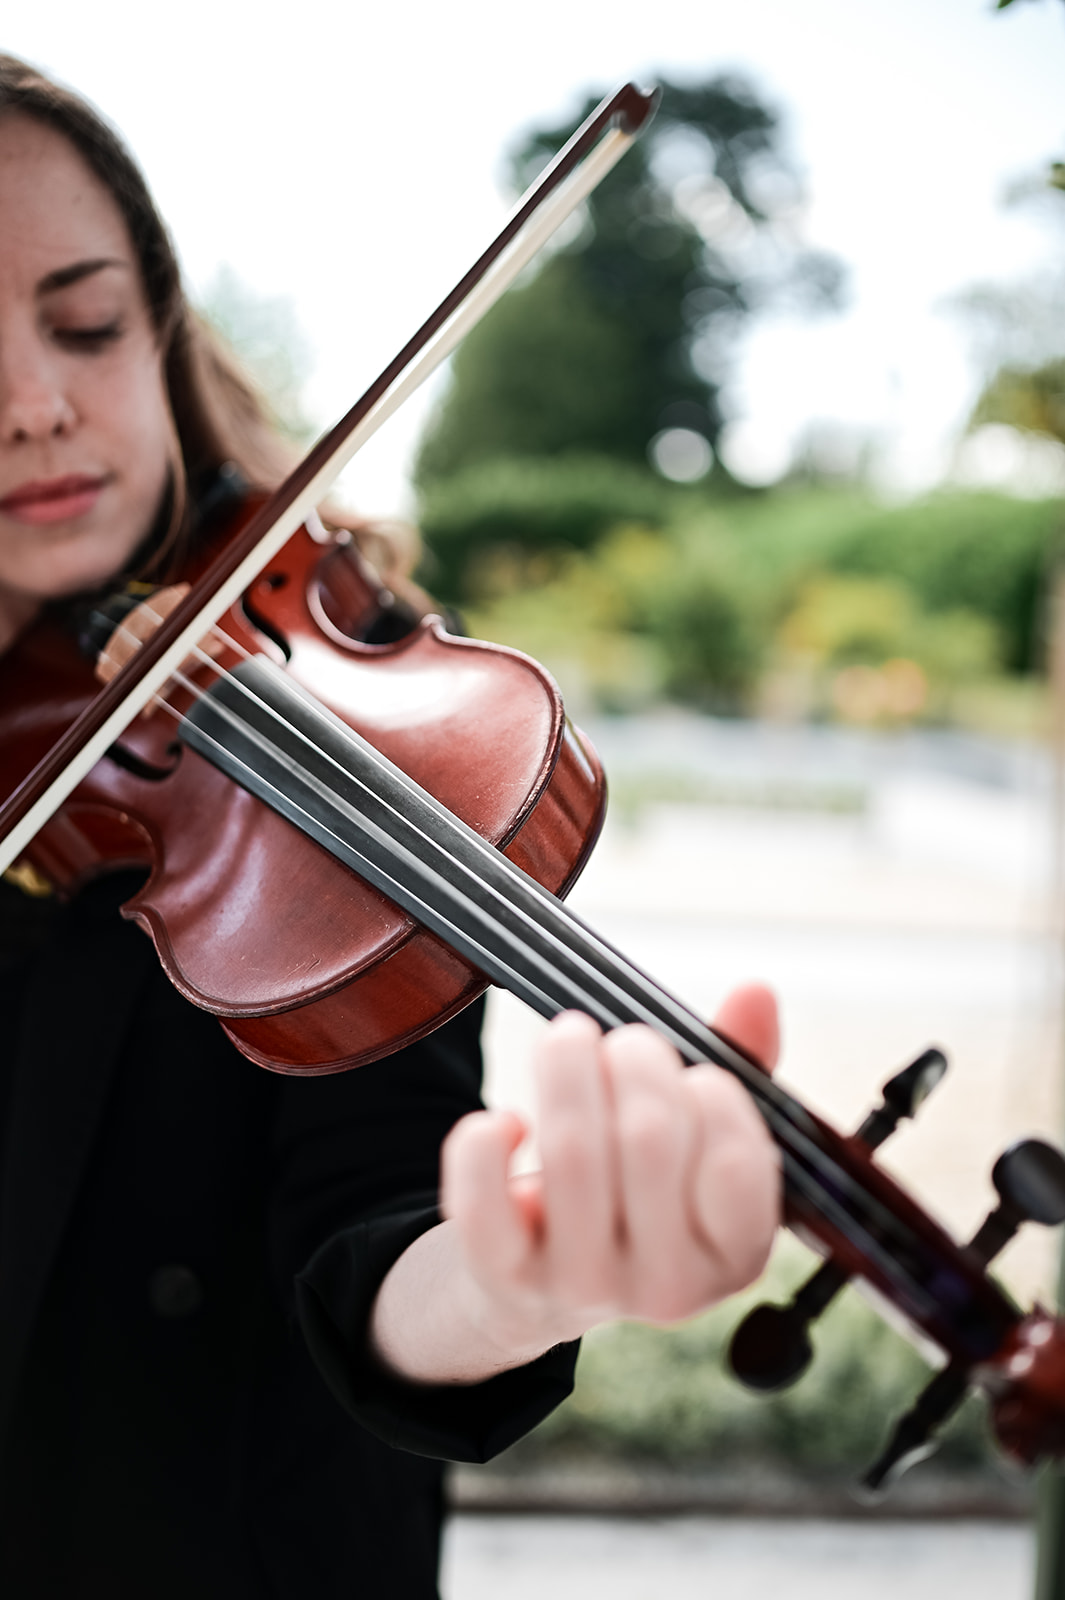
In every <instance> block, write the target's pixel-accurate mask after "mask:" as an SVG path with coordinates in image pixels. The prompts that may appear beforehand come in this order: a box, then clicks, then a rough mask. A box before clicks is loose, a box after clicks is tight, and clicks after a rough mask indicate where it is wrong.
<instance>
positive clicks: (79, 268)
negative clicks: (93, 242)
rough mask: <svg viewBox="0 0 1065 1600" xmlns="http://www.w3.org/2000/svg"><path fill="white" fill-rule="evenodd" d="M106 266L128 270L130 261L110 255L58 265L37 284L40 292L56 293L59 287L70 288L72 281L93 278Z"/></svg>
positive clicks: (76, 281)
mask: <svg viewBox="0 0 1065 1600" xmlns="http://www.w3.org/2000/svg"><path fill="white" fill-rule="evenodd" d="M106 267H121V268H123V269H126V270H128V267H129V262H128V261H118V260H114V259H112V258H111V257H109V256H98V257H94V258H93V259H91V260H89V261H75V262H73V263H72V265H71V266H69V267H57V268H56V270H55V272H48V273H46V274H45V276H44V277H43V278H42V279H41V281H40V283H39V284H38V285H37V293H38V294H54V293H55V292H56V290H57V289H69V288H70V285H71V284H72V283H80V282H81V280H82V279H83V278H91V277H92V275H93V274H94V273H96V272H103V270H104V269H105V268H106Z"/></svg>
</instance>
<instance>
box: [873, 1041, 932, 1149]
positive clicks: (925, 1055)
mask: <svg viewBox="0 0 1065 1600" xmlns="http://www.w3.org/2000/svg"><path fill="white" fill-rule="evenodd" d="M946 1070H947V1058H946V1056H945V1055H944V1054H943V1052H942V1050H937V1049H935V1048H934V1047H933V1048H932V1049H930V1050H924V1051H922V1052H921V1054H920V1055H919V1056H918V1057H917V1059H916V1060H915V1061H911V1062H910V1064H909V1066H908V1067H903V1069H902V1071H901V1072H896V1074H895V1076H894V1077H893V1078H889V1079H888V1081H887V1083H885V1085H884V1087H883V1090H882V1091H881V1092H882V1094H883V1100H882V1102H881V1104H880V1105H879V1106H877V1107H876V1109H875V1111H870V1113H869V1115H868V1116H867V1117H866V1119H865V1121H864V1122H863V1123H862V1125H861V1127H860V1128H859V1129H858V1131H857V1133H856V1135H855V1138H857V1139H860V1140H861V1141H862V1143H863V1144H864V1145H865V1146H866V1148H867V1149H869V1150H876V1149H877V1148H878V1147H879V1146H880V1145H882V1144H883V1142H884V1140H885V1139H886V1138H887V1137H888V1136H889V1135H890V1134H892V1133H894V1132H895V1129H896V1128H897V1127H898V1125H899V1123H900V1122H902V1121H903V1120H904V1119H905V1118H906V1117H915V1116H916V1115H917V1113H918V1111H919V1110H920V1108H921V1106H922V1105H923V1104H924V1102H925V1101H926V1100H927V1099H928V1096H929V1095H930V1094H931V1093H932V1090H933V1089H934V1088H935V1087H936V1085H937V1084H938V1083H939V1082H940V1080H941V1079H942V1077H943V1074H944V1073H945V1072H946Z"/></svg>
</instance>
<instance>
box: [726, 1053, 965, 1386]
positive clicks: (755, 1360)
mask: <svg viewBox="0 0 1065 1600" xmlns="http://www.w3.org/2000/svg"><path fill="white" fill-rule="evenodd" d="M946 1070H947V1058H946V1056H945V1055H944V1054H943V1052H942V1050H938V1049H936V1048H935V1047H932V1048H931V1049H928V1050H923V1051H922V1052H921V1054H920V1055H919V1056H917V1058H916V1059H915V1060H913V1061H911V1062H910V1064H909V1065H908V1066H906V1067H903V1068H902V1070H901V1072H897V1073H895V1075H894V1077H892V1078H889V1079H888V1081H887V1083H886V1084H885V1085H884V1087H883V1090H882V1091H881V1094H882V1100H881V1103H880V1105H878V1106H877V1107H876V1108H875V1109H874V1110H872V1111H870V1113H869V1115H868V1116H867V1117H866V1118H865V1121H864V1122H863V1123H862V1125H861V1127H860V1128H859V1129H858V1130H857V1132H856V1133H855V1135H854V1139H855V1142H856V1143H857V1144H859V1145H861V1146H862V1148H863V1149H865V1150H867V1151H868V1152H869V1153H870V1154H872V1152H873V1151H874V1150H877V1149H879V1147H880V1146H881V1145H882V1144H883V1143H884V1141H885V1139H887V1138H888V1137H889V1136H890V1135H891V1134H892V1133H894V1131H895V1129H896V1128H897V1127H898V1125H899V1123H900V1122H901V1121H903V1120H904V1118H907V1117H913V1116H916V1114H917V1112H918V1110H919V1109H920V1107H921V1106H922V1105H923V1104H924V1102H925V1100H927V1098H928V1096H929V1095H930V1094H931V1092H932V1090H933V1089H934V1088H935V1087H936V1085H937V1084H938V1083H939V1082H940V1081H941V1079H942V1077H943V1074H944V1073H945V1072H946ZM850 1278H851V1273H850V1272H849V1271H848V1270H847V1268H846V1267H843V1266H841V1265H840V1263H839V1262H838V1261H834V1260H828V1261H824V1262H822V1264H821V1266H819V1267H818V1269H817V1271H816V1272H815V1273H814V1274H813V1276H812V1277H811V1278H809V1279H808V1280H807V1281H806V1283H804V1284H803V1285H802V1287H801V1288H800V1289H799V1290H798V1291H797V1292H796V1293H795V1295H794V1296H793V1297H792V1299H791V1300H790V1301H789V1303H788V1304H787V1305H784V1306H774V1305H769V1304H763V1305H758V1306H755V1308H754V1310H753V1311H750V1312H748V1314H747V1316H746V1317H744V1319H743V1321H742V1322H741V1323H740V1325H739V1327H738V1328H737V1329H736V1332H735V1333H734V1334H733V1336H732V1342H731V1344H730V1346H729V1354H728V1359H729V1365H730V1366H731V1368H732V1371H733V1373H734V1375H735V1376H736V1377H737V1378H738V1379H739V1381H740V1383H742V1384H743V1385H744V1387H745V1388H748V1389H754V1390H757V1391H759V1392H761V1393H771V1392H772V1391H774V1390H776V1389H787V1388H790V1386H791V1385H792V1384H793V1383H797V1382H798V1380H799V1379H800V1378H801V1377H802V1375H803V1373H804V1372H805V1371H806V1369H807V1367H808V1366H809V1365H810V1362H811V1361H812V1360H813V1346H812V1345H811V1343H810V1337H809V1332H808V1329H809V1327H810V1324H811V1323H812V1322H813V1321H815V1320H816V1318H818V1317H819V1316H820V1315H821V1313H822V1312H823V1311H824V1310H826V1308H827V1307H828V1306H829V1305H831V1303H832V1301H833V1300H834V1299H835V1298H836V1296H837V1294H838V1293H839V1291H840V1290H841V1289H842V1288H843V1287H844V1286H845V1285H846V1284H847V1283H848V1282H849V1281H850Z"/></svg>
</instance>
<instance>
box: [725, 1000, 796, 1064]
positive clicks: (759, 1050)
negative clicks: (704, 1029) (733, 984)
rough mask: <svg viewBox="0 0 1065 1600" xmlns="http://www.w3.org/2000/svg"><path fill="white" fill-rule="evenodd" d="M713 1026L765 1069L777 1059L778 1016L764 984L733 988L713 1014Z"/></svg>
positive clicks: (778, 1040)
mask: <svg viewBox="0 0 1065 1600" xmlns="http://www.w3.org/2000/svg"><path fill="white" fill-rule="evenodd" d="M714 1028H715V1030H716V1032H718V1033H721V1034H723V1035H724V1036H725V1038H726V1039H727V1040H728V1041H729V1042H730V1043H731V1044H734V1045H735V1046H736V1047H737V1049H739V1050H742V1051H743V1053H744V1055H745V1056H750V1058H751V1060H752V1061H754V1062H756V1063H757V1065H758V1066H760V1067H764V1068H765V1070H766V1071H767V1072H772V1070H773V1068H774V1067H775V1066H776V1064H777V1062H778V1061H779V1059H780V1016H779V1012H778V1010H777V1001H776V996H775V995H774V993H773V991H772V989H767V988H766V986H765V984H762V983H746V984H743V985H742V986H741V987H740V988H738V989H733V991H732V993H731V994H730V995H728V996H727V997H726V999H725V1001H724V1002H723V1004H722V1005H721V1007H720V1009H719V1010H718V1013H717V1016H716V1017H715V1018H714Z"/></svg>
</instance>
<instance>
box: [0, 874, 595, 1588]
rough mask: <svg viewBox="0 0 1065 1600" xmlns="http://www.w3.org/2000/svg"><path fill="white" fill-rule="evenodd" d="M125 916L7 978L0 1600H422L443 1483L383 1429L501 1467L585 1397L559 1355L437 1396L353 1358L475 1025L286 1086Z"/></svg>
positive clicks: (466, 1098) (406, 1224)
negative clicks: (570, 1397)
mask: <svg viewBox="0 0 1065 1600" xmlns="http://www.w3.org/2000/svg"><path fill="white" fill-rule="evenodd" d="M4 887H5V889H6V886H4ZM124 892H125V893H126V894H128V892H129V886H128V885H127V886H126V887H125V891H124ZM118 898H119V896H118V893H117V888H116V885H115V884H114V883H110V884H104V885H100V886H98V887H97V888H96V889H94V890H92V891H90V892H88V893H86V894H84V895H82V896H81V897H80V898H79V899H78V900H77V901H76V902H75V903H74V904H73V905H72V906H70V907H68V908H63V909H61V910H58V911H56V912H55V913H53V914H51V915H48V916H47V917H46V926H44V927H43V928H42V935H41V938H42V940H43V943H42V942H41V940H38V941H37V942H38V944H39V945H40V948H37V949H35V950H33V951H26V952H24V953H23V954H22V955H21V956H20V957H19V958H18V959H16V960H15V961H14V962H9V963H8V964H7V966H6V967H5V968H4V970H3V972H2V973H0V1003H2V1005H3V1008H4V1010H3V1024H2V1026H3V1030H4V1032H3V1035H2V1037H3V1040H4V1052H5V1053H4V1056H3V1058H2V1065H0V1094H4V1093H5V1091H6V1107H5V1106H4V1105H3V1103H2V1102H0V1131H3V1133H4V1136H5V1137H4V1150H5V1156H4V1162H3V1168H2V1171H0V1177H2V1186H0V1446H2V1450H3V1454H2V1457H0V1594H2V1595H3V1596H4V1600H46V1597H47V1600H56V1597H58V1596H62V1597H63V1600H83V1597H90V1596H93V1597H94V1596H96V1595H106V1596H108V1600H127V1597H128V1600H134V1597H136V1600H148V1597H149V1596H150V1597H151V1600H169V1597H171V1596H173V1597H174V1600H177V1597H178V1596H181V1597H183V1600H187V1597H189V1596H191V1595H193V1594H195V1595H196V1596H197V1597H205V1600H209V1597H213V1596H215V1595H217V1596H219V1597H220V1600H221V1597H222V1596H224V1597H225V1600H245V1597H252V1596H254V1597H256V1600H259V1597H263V1600H265V1597H267V1596H269V1597H272V1600H276V1597H284V1596H290V1595H291V1596H293V1597H296V1596H299V1600H307V1597H309V1596H313V1597H314V1600H331V1597H333V1596H336V1597H339V1596H355V1595H359V1596H377V1595H381V1596H384V1595H388V1596H389V1597H390V1600H397V1597H399V1600H402V1597H406V1596H410V1597H411V1600H414V1597H418V1600H427V1597H430V1596H433V1595H435V1593H436V1566H437V1555H438V1534H439V1518H440V1509H441V1468H440V1465H439V1463H438V1462H436V1461H430V1460H427V1459H425V1458H424V1456H421V1457H420V1456H418V1455H413V1454H408V1453H406V1451H403V1452H400V1451H397V1450H394V1449H392V1448H390V1447H389V1446H388V1445H386V1444H383V1443H381V1442H380V1441H379V1439H378V1438H375V1437H372V1436H371V1434H370V1433H369V1432H367V1431H366V1429H367V1427H369V1428H372V1429H374V1431H375V1432H376V1433H378V1434H379V1435H380V1436H382V1437H383V1438H385V1439H388V1440H390V1441H391V1442H393V1443H398V1444H401V1445H404V1446H406V1450H415V1451H422V1452H425V1454H426V1455H440V1456H452V1457H455V1458H458V1459H483V1458H485V1457H486V1456H487V1455H489V1454H492V1453H494V1451H495V1450H497V1449H500V1448H502V1447H503V1445H505V1444H507V1443H509V1442H510V1441H511V1440H512V1439H513V1438H516V1437H517V1436H518V1435H519V1434H520V1433H521V1432H523V1431H525V1429H526V1428H527V1427H529V1426H531V1425H532V1424H533V1423H534V1422H535V1421H537V1420H538V1419H539V1417H540V1416H542V1415H543V1414H544V1413H545V1412H546V1411H547V1410H549V1409H550V1408H551V1406H552V1405H554V1404H555V1403H557V1401H558V1400H559V1399H561V1398H562V1396H563V1395H564V1394H565V1393H566V1392H567V1391H568V1388H569V1384H570V1380H571V1374H572V1361H573V1352H572V1350H570V1349H569V1348H566V1349H561V1350H559V1351H557V1352H551V1353H550V1355H549V1356H547V1357H545V1358H543V1359H542V1360H541V1361H540V1362H537V1363H534V1364H533V1365H532V1366H531V1367H528V1368H524V1369H522V1370H521V1371H519V1372H516V1373H510V1374H506V1375H504V1376H503V1377H501V1378H497V1379H493V1380H491V1381H490V1382H488V1383H485V1384H482V1385H479V1386H476V1387H472V1388H461V1387H448V1388H440V1389H432V1388H425V1389H422V1388H418V1387H415V1386H408V1385H404V1384H402V1383H399V1382H395V1381H390V1380H388V1379H387V1378H386V1377H385V1376H384V1375H383V1374H382V1373H381V1372H380V1371H379V1370H378V1369H377V1368H376V1367H375V1366H374V1365H373V1363H372V1362H371V1361H370V1360H369V1359H368V1358H367V1356H366V1355H365V1353H364V1339H365V1324H366V1316H367V1313H368V1310H369V1307H370V1305H371V1303H372V1300H373V1296H374V1293H375V1292H376V1288H377V1285H378V1283H379V1282H380V1279H381V1277H382V1276H383V1274H384V1273H385V1272H386V1271H387V1269H388V1267H389V1266H390V1265H391V1263H392V1261H393V1260H394V1259H395V1258H396V1256H397V1255H398V1254H399V1253H400V1252H401V1251H402V1250H403V1249H404V1248H405V1246H406V1245H407V1243H409V1242H410V1240H412V1239H413V1238H415V1237H416V1236H417V1235H418V1234H419V1233H420V1232H422V1231H423V1230H424V1229H425V1228H426V1227H428V1226H431V1225H432V1224H433V1223H434V1222H435V1220H436V1212H435V1194H436V1182H437V1157H438V1150H439V1145H440V1141H441V1139H442V1137H443V1136H444V1134H445V1133H446V1132H447V1130H448V1128H449V1127H450V1126H451V1125H452V1123H453V1122H454V1121H455V1119H456V1118H457V1117H459V1116H461V1115H463V1114H464V1113H465V1112H466V1111H468V1110H470V1109H471V1108H472V1107H474V1106H476V1105H477V1103H478V1087H479V1082H478V1080H479V1052H478V1047H477V1028H478V1024H479V1007H472V1008H470V1010H469V1011H467V1012H465V1013H464V1014H463V1015H462V1016H460V1017H458V1018H457V1019H456V1020H455V1021H454V1022H453V1023H451V1024H450V1025H449V1026H448V1027H447V1028H445V1029H442V1030H441V1031H440V1032H439V1033H437V1034H436V1035H434V1036H433V1037H432V1038H431V1039H429V1040H427V1041H426V1042H424V1043H423V1044H421V1045H416V1046H413V1047H411V1048H410V1049H408V1050H405V1051H403V1052H401V1053H399V1054H398V1055H396V1056H394V1057H392V1058H391V1059H390V1060H388V1061H384V1062H379V1063H375V1064H374V1065H371V1066H368V1067H361V1068H359V1069H358V1070H357V1071H355V1072H352V1073H345V1074H340V1075H338V1076H335V1077H328V1078H317V1079H295V1078H282V1077H278V1076H275V1075H273V1074H269V1073H266V1072H263V1071H261V1070H260V1069H258V1068H256V1067H254V1066H252V1065H251V1064H250V1063H248V1062H247V1061H246V1060H244V1058H243V1057H241V1056H240V1055H239V1054H238V1053H237V1052H236V1051H235V1050H234V1049H233V1047H232V1046H231V1045H230V1044H229V1042H228V1041H227V1039H226V1038H225V1036H224V1034H223V1033H222V1031H221V1029H220V1028H219V1026H218V1024H217V1022H215V1021H214V1019H212V1018H210V1017H206V1016H204V1015H203V1014H202V1013H200V1012H197V1011H195V1010H193V1008H191V1007H190V1006H188V1005H187V1004H186V1003H185V1002H184V1001H183V1000H181V999H180V997H179V996H178V995H177V994H176V992H175V991H174V990H173V989H172V988H171V987H170V985H169V983H168V982H167V981H166V980H165V979H164V978H163V977H162V974H161V972H160V970H159V968H158V965H157V963H156V961H155V957H154V952H153V951H152V948H151V945H150V942H149V941H148V940H147V939H146V938H145V937H144V935H143V933H141V932H140V931H139V930H138V929H136V928H134V927H132V926H131V925H129V924H126V923H123V922H122V921H120V920H119V918H118V917H117V915H116V911H115V907H116V903H117V899H118ZM323 1376H324V1377H325V1379H326V1381H325V1382H323ZM327 1384H328V1386H329V1387H327ZM329 1388H331V1389H332V1390H333V1393H332V1394H330V1392H329ZM338 1399H339V1400H340V1402H341V1404H339V1405H338V1403H337V1400H338ZM342 1406H343V1407H346V1408H347V1410H348V1411H351V1412H354V1414H355V1415H356V1416H357V1417H358V1418H359V1421H360V1422H361V1424H363V1425H362V1426H360V1425H358V1424H357V1423H356V1422H353V1421H352V1420H351V1417H350V1416H348V1415H346V1414H345V1410H344V1409H342Z"/></svg>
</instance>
